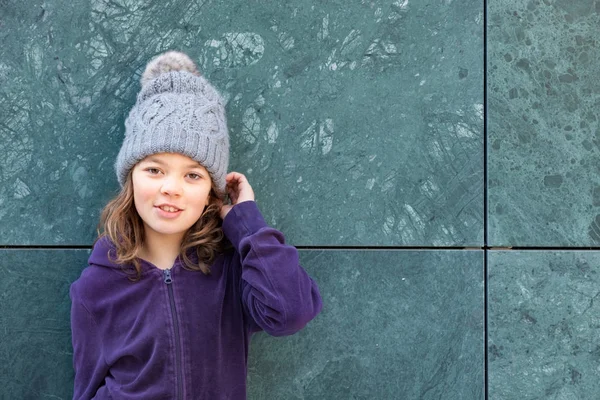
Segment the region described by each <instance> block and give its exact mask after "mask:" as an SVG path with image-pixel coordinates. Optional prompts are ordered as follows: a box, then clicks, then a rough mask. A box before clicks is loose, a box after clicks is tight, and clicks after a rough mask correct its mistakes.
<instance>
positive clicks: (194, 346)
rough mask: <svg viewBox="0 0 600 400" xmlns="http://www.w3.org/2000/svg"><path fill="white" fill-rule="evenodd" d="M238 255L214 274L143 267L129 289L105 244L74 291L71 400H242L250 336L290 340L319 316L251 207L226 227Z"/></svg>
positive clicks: (239, 209)
mask: <svg viewBox="0 0 600 400" xmlns="http://www.w3.org/2000/svg"><path fill="white" fill-rule="evenodd" d="M223 232H224V233H225V235H226V236H227V238H228V239H229V240H230V241H231V243H232V244H233V246H234V248H235V250H230V251H227V252H225V253H223V254H220V255H219V256H218V257H217V258H216V260H215V261H214V263H213V265H212V267H211V272H212V273H211V275H208V276H207V275H204V274H203V273H202V272H197V271H189V270H186V269H184V268H183V267H182V261H181V260H180V259H179V258H178V259H177V260H176V261H175V264H174V265H173V267H172V268H170V269H168V270H160V269H159V268H157V267H155V266H154V265H152V264H150V263H148V262H146V261H144V260H141V262H142V265H141V266H142V271H143V273H142V278H141V280H140V281H137V282H131V281H129V280H128V279H127V275H126V274H125V273H124V272H123V271H122V269H121V267H120V266H119V265H115V264H114V263H113V262H111V261H110V260H109V258H108V252H109V250H111V249H112V248H114V246H113V244H112V243H111V242H110V241H109V240H108V239H107V238H102V239H100V240H99V241H98V242H96V244H95V245H94V249H93V250H92V254H91V256H90V258H89V266H88V267H87V268H85V269H84V271H83V272H82V274H81V277H80V278H79V279H78V280H77V281H75V282H74V283H73V284H72V285H71V290H70V295H71V301H72V309H71V330H72V337H73V365H74V368H75V391H74V395H73V398H74V399H115V400H117V399H118V400H126V399H143V400H155V399H165V400H166V399H182V400H183V399H194V400H197V399H207V400H208V399H210V400H219V399H231V400H238V399H245V398H246V366H247V361H248V346H249V343H250V337H251V335H252V334H253V333H254V332H257V331H260V330H264V331H266V332H267V333H268V334H270V335H273V336H284V335H291V334H293V333H295V332H298V331H299V330H300V329H302V328H303V327H304V326H305V325H306V324H307V323H308V322H309V321H310V320H312V319H313V318H314V317H315V316H316V315H317V314H318V313H319V312H320V311H321V308H322V303H321V296H320V294H319V290H318V288H317V285H316V284H315V282H314V281H313V280H312V279H311V278H310V277H309V276H308V275H307V273H306V272H305V271H304V269H303V268H302V267H301V266H300V265H299V263H298V251H297V250H296V248H295V247H293V246H291V245H288V244H286V243H285V239H284V236H283V234H282V233H281V232H279V231H278V230H276V229H273V228H270V227H269V226H267V224H266V223H265V221H264V219H263V217H262V215H261V213H260V211H259V209H258V207H257V205H256V203H255V202H254V201H245V202H242V203H239V204H236V205H235V206H234V207H233V208H232V209H231V211H230V212H229V213H228V214H227V216H226V217H225V220H224V221H223Z"/></svg>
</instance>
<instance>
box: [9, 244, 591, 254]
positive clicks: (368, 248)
mask: <svg viewBox="0 0 600 400" xmlns="http://www.w3.org/2000/svg"><path fill="white" fill-rule="evenodd" d="M293 246H294V245H293ZM294 247H296V248H297V249H298V250H364V251H386V250H422V251H441V250H483V251H485V252H487V251H495V252H499V251H600V247H597V246H588V247H560V246H550V247H540V246H538V247H533V246H532V247H525V246H524V247H518V246H514V247H500V246H498V247H495V246H294ZM91 249H92V245H0V250H91Z"/></svg>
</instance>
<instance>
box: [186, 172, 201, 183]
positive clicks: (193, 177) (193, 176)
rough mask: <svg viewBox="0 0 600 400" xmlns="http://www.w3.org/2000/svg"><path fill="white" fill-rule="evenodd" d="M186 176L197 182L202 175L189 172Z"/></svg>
mask: <svg viewBox="0 0 600 400" xmlns="http://www.w3.org/2000/svg"><path fill="white" fill-rule="evenodd" d="M188 176H189V177H190V178H192V179H193V180H195V181H197V180H198V179H202V175H199V174H197V173H195V172H190V173H189V174H188Z"/></svg>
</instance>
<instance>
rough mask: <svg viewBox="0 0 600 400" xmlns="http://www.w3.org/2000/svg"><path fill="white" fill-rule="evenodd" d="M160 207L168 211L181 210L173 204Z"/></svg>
mask: <svg viewBox="0 0 600 400" xmlns="http://www.w3.org/2000/svg"><path fill="white" fill-rule="evenodd" d="M158 208H160V209H161V210H163V211H166V212H177V211H181V210H180V209H179V208H175V207H171V206H159V207H158Z"/></svg>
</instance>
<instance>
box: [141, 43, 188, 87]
mask: <svg viewBox="0 0 600 400" xmlns="http://www.w3.org/2000/svg"><path fill="white" fill-rule="evenodd" d="M171 71H187V72H189V73H192V74H194V75H197V76H200V71H198V67H196V64H194V62H193V61H192V59H191V58H190V57H188V55H187V54H184V53H182V52H180V51H167V52H166V53H162V54H160V55H158V56H156V57H155V58H153V59H152V60H151V61H150V62H149V63H148V65H146V69H145V70H144V73H143V74H142V79H141V84H142V87H144V85H145V84H146V83H148V82H150V81H151V80H153V79H155V78H158V76H159V75H160V74H164V73H166V72H171Z"/></svg>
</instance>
